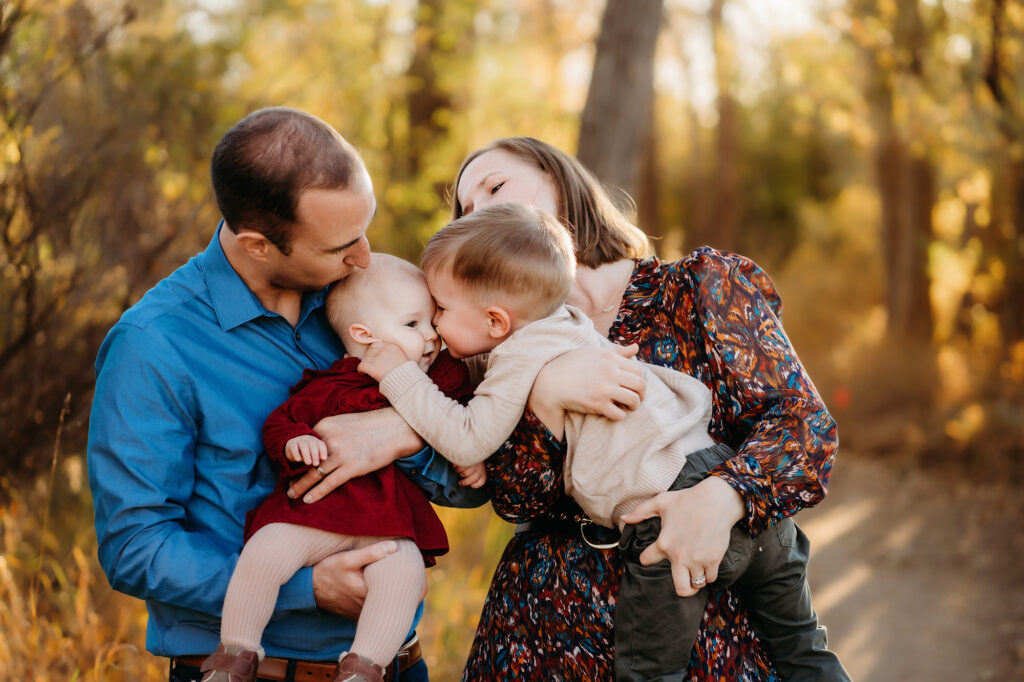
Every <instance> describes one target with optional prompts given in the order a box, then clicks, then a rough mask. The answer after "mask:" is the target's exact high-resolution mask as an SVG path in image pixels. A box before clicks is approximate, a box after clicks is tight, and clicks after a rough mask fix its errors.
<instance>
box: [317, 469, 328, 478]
mask: <svg viewBox="0 0 1024 682" xmlns="http://www.w3.org/2000/svg"><path fill="white" fill-rule="evenodd" d="M316 472H317V473H318V474H320V475H321V476H325V477H326V476H327V472H326V471H324V470H323V469H321V468H320V467H317V468H316Z"/></svg>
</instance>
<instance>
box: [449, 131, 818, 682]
mask: <svg viewBox="0 0 1024 682" xmlns="http://www.w3.org/2000/svg"><path fill="white" fill-rule="evenodd" d="M503 201H522V202H526V203H531V204H533V205H535V206H537V207H538V208H543V209H545V210H547V211H549V212H551V213H553V214H555V215H557V216H559V218H560V219H561V220H562V222H563V223H564V224H565V225H566V227H567V229H569V230H570V232H571V233H572V234H573V237H574V241H575V243H576V248H577V259H578V262H579V265H580V266H581V267H579V270H578V275H577V279H576V287H575V289H574V291H573V294H572V296H571V297H570V299H569V301H568V302H569V303H570V304H572V305H575V306H576V307H578V308H580V309H582V310H583V311H584V312H585V313H587V315H588V316H589V317H590V318H591V320H592V321H593V323H594V325H595V327H596V328H597V329H598V330H599V331H601V332H602V333H606V334H607V335H608V337H609V338H610V339H611V340H612V341H614V342H616V343H619V344H622V345H629V344H636V345H637V346H638V347H639V354H638V357H639V358H640V359H642V360H644V361H646V362H651V363H655V364H659V365H664V366H669V367H673V368H675V369H678V370H680V371H683V372H686V373H688V374H691V375H693V376H696V377H697V378H698V379H700V380H701V381H703V382H704V383H705V384H706V385H707V386H708V387H709V388H710V389H711V391H712V394H713V399H714V408H713V414H712V422H711V434H712V436H713V437H714V438H715V440H717V441H720V442H723V443H726V444H728V445H729V446H731V447H733V448H734V449H736V450H737V452H738V455H737V456H736V457H734V458H732V459H730V460H729V461H728V462H726V463H725V464H724V465H722V466H720V467H718V468H717V469H715V470H713V471H712V472H711V475H710V476H709V477H708V478H707V479H705V480H704V481H703V482H701V483H699V484H698V485H696V486H695V487H693V488H690V489H687V490H680V491H674V492H667V493H663V494H662V495H660V496H658V497H657V498H655V499H654V500H653V501H652V502H650V503H648V504H646V505H644V506H642V507H641V508H640V509H638V510H636V511H635V512H634V513H633V514H632V515H631V516H630V517H629V518H628V519H626V520H627V521H629V522H637V521H639V520H640V519H642V518H644V517H647V516H652V515H659V516H661V517H662V522H663V525H664V528H663V531H662V533H661V535H660V537H659V539H658V541H657V542H656V543H655V545H653V546H652V547H650V548H649V549H648V550H646V551H645V553H644V555H643V556H642V557H641V558H642V560H644V562H645V563H652V562H654V561H658V560H661V559H664V558H669V559H670V560H671V563H672V571H673V579H674V581H675V584H676V589H677V591H678V593H679V594H681V595H684V596H685V595H688V594H693V593H694V592H695V591H696V586H699V585H701V584H704V583H705V582H707V583H710V582H713V581H714V580H715V577H716V574H717V568H718V563H719V562H720V560H721V558H722V555H723V554H724V552H725V549H726V547H727V545H728V541H729V531H730V529H731V527H732V526H733V525H734V524H735V523H737V522H740V523H741V525H743V526H745V527H746V528H747V529H748V530H750V531H751V533H753V534H758V533H761V532H763V531H764V530H765V529H766V528H768V527H769V525H770V524H771V523H772V521H773V520H776V519H782V518H785V517H788V516H791V515H792V514H794V513H796V512H797V511H799V510H800V509H802V508H804V507H806V506H809V505H813V504H816V503H817V502H819V501H820V500H821V499H822V498H823V497H824V494H825V491H826V486H827V482H828V476H829V472H830V469H831V463H832V460H833V458H834V455H835V451H836V447H837V441H836V429H835V422H834V421H833V419H832V417H831V416H830V415H829V413H828V411H827V410H826V408H825V406H824V405H823V403H822V401H821V399H820V398H819V396H818V394H817V392H816V391H815V389H814V386H813V384H812V383H811V380H810V378H809V377H808V376H807V374H806V372H805V371H804V369H803V367H802V366H801V365H800V362H799V360H798V359H797V357H796V353H795V352H794V351H793V348H792V346H791V345H790V344H789V341H788V339H787V338H786V336H785V333H784V332H783V330H782V327H781V324H780V323H779V321H778V314H779V312H780V309H781V302H780V300H779V298H778V295H777V293H776V291H775V289H774V286H773V285H772V282H771V280H770V279H769V278H768V276H767V275H766V274H765V273H764V272H763V271H762V270H761V269H760V268H759V267H758V266H757V265H755V264H754V263H753V262H751V261H749V260H747V259H745V258H743V257H741V256H738V255H735V254H726V253H720V252H717V251H715V250H713V249H710V248H703V249H699V250H697V251H695V252H694V253H692V254H690V255H689V256H688V257H687V258H685V259H683V260H682V261H678V262H675V263H661V262H659V261H658V260H656V259H654V258H650V257H648V256H649V253H650V249H649V246H648V242H647V239H646V237H645V236H644V234H643V233H642V232H641V231H640V230H639V229H637V228H636V227H635V226H633V225H631V224H630V223H629V222H628V220H626V218H625V217H624V216H623V215H622V213H621V212H620V211H619V210H618V209H616V208H615V206H614V205H613V204H612V202H611V201H610V200H609V198H608V196H607V195H606V194H605V192H604V190H603V189H602V188H601V187H600V185H599V184H598V183H597V181H596V180H595V179H594V178H593V177H592V176H591V175H590V174H589V173H588V172H587V171H586V170H585V169H584V168H583V167H582V165H581V164H579V162H578V161H576V160H575V159H573V158H572V157H570V156H568V155H566V154H565V153H563V152H561V151H559V150H557V149H555V148H553V147H551V146H550V145H547V144H545V143H543V142H540V141H538V140H534V139H531V138H507V139H502V140H498V141H496V142H494V143H492V144H491V145H489V146H488V147H485V148H483V149H481V150H478V151H477V152H474V153H473V154H471V155H470V156H469V157H468V158H467V159H466V160H465V162H464V163H463V165H462V168H461V169H460V170H459V174H458V176H457V178H456V182H455V193H454V208H453V216H454V217H455V218H458V217H460V216H462V215H464V214H467V213H470V212H472V211H473V210H476V209H477V208H481V207H483V206H486V205H489V204H491V203H498V202H503ZM592 374H593V370H592V364H591V362H589V361H587V359H586V358H585V356H583V355H582V352H576V353H571V354H568V355H567V356H563V358H560V359H558V360H556V361H553V362H552V363H550V364H549V365H548V366H547V367H546V368H545V371H544V372H543V373H542V374H541V376H540V378H538V381H537V383H536V384H535V385H534V390H533V394H532V396H531V402H530V411H528V412H527V414H526V415H524V417H523V419H522V421H521V422H520V425H519V427H518V428H517V430H516V432H515V433H514V434H513V436H512V437H511V438H510V439H509V441H508V442H507V443H506V445H505V446H504V447H503V448H502V450H500V451H499V452H498V453H496V454H495V455H494V456H492V457H491V458H490V459H489V460H488V461H487V470H488V475H489V480H490V483H489V485H490V486H491V492H492V502H493V505H494V508H495V510H496V511H497V513H498V514H499V515H501V516H502V517H503V518H505V519H506V520H509V521H512V522H514V523H519V524H520V526H519V528H518V529H517V534H516V535H515V536H514V537H513V538H512V540H511V541H510V542H509V544H508V546H507V547H506V549H505V552H504V554H503V555H502V557H501V560H500V562H499V564H498V568H497V570H496V572H495V576H494V579H493V581H492V584H491V588H490V591H489V593H488V596H487V600H486V602H485V604H484V609H483V613H482V615H481V620H480V624H479V626H478V629H477V633H476V638H475V641H474V643H473V647H472V650H471V652H470V657H469V661H468V663H467V665H466V670H465V672H464V675H463V679H465V680H474V681H476V680H489V679H526V680H541V679H543V680H551V679H559V680H595V679H612V678H613V677H614V646H613V626H614V606H615V600H616V594H617V590H618V584H619V578H620V575H621V571H622V564H621V560H620V558H619V555H618V553H617V551H615V550H614V549H611V550H608V549H599V548H595V547H592V546H590V545H589V544H588V543H586V542H584V540H583V539H582V537H581V534H580V529H579V524H578V518H579V516H580V510H579V508H578V507H577V506H576V505H575V503H574V502H573V501H572V500H571V499H570V498H569V497H568V496H567V495H566V494H565V488H564V484H563V482H562V476H561V475H562V468H561V467H562V458H563V456H564V446H563V444H562V443H560V442H558V441H557V440H556V439H555V438H554V437H553V436H552V435H551V434H550V433H549V432H547V430H546V429H545V428H544V427H543V425H542V424H541V422H540V421H539V420H538V419H537V418H536V417H535V416H534V414H543V413H544V411H545V410H558V409H575V410H581V411H594V406H593V405H588V404H587V403H586V399H587V396H588V392H589V391H588V382H590V381H591V380H592V379H591V377H590V375H592ZM627 383H628V382H627ZM618 397H619V402H621V403H623V404H626V405H628V404H630V403H631V402H633V401H634V400H635V396H633V397H632V398H631V394H630V392H629V391H628V390H626V389H623V393H622V394H621V395H620V396H618ZM614 411H615V408H611V409H610V410H606V412H608V413H609V415H608V416H614V415H613V413H614ZM799 535H800V537H799V538H798V540H799V542H801V543H806V539H805V538H803V536H802V534H799ZM689 675H690V676H691V678H692V679H694V680H720V679H728V680H751V681H753V680H776V679H779V677H778V674H777V673H776V671H775V670H774V668H773V666H772V663H771V661H770V660H769V658H768V655H767V654H766V652H765V651H763V650H762V648H761V647H760V645H759V643H758V641H757V639H756V638H755V637H754V636H753V634H752V631H751V628H750V624H749V622H748V618H747V613H746V610H745V609H744V605H743V604H742V603H741V602H740V600H739V598H738V597H737V595H736V594H735V593H734V592H733V591H732V590H726V591H724V592H720V593H718V594H717V595H713V596H712V597H711V599H710V600H709V603H708V606H707V609H706V611H705V614H704V621H703V624H702V627H701V633H700V635H699V637H698V640H697V643H696V646H695V647H694V650H693V654H692V656H691V660H690V665H689Z"/></svg>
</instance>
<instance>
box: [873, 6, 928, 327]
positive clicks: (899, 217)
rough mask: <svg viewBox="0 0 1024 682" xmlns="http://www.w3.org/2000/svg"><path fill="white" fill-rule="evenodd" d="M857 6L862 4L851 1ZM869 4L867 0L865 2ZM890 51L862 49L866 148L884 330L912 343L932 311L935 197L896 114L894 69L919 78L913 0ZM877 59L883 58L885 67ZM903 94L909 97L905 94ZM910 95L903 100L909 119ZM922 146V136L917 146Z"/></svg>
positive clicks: (924, 160)
mask: <svg viewBox="0 0 1024 682" xmlns="http://www.w3.org/2000/svg"><path fill="white" fill-rule="evenodd" d="M858 4H859V5H861V7H860V8H859V9H860V10H861V11H862V12H863V10H864V9H865V8H864V7H863V5H864V4H865V3H858ZM867 4H869V5H872V7H870V8H867V9H868V10H869V11H871V10H874V7H873V5H874V4H875V3H873V2H871V3H867ZM893 28H894V31H893V33H894V34H895V46H894V53H893V54H894V56H893V57H892V58H882V57H881V55H880V53H879V52H878V51H877V50H876V49H875V48H866V49H865V50H864V53H865V59H866V61H867V64H868V73H869V78H870V79H871V80H870V82H869V84H868V86H867V92H866V96H867V100H868V105H869V106H870V108H871V114H872V120H873V123H874V128H875V132H876V134H877V136H878V139H877V142H876V145H875V150H874V153H873V163H874V168H875V179H876V182H877V185H878V195H879V198H880V201H881V246H882V257H883V261H884V265H885V273H886V287H887V288H886V307H887V309H888V313H889V324H888V333H889V335H890V337H892V338H893V339H896V340H901V341H910V342H914V343H916V344H919V345H928V344H930V342H931V337H932V328H933V316H932V310H931V299H930V296H929V287H930V281H929V278H928V247H929V245H930V243H931V241H932V237H933V231H932V207H933V205H934V203H935V199H936V193H937V190H936V186H935V170H934V167H933V164H932V161H931V159H930V158H929V157H928V154H927V151H924V150H923V149H922V150H920V151H914V152H911V146H910V144H909V142H908V139H907V135H908V134H909V133H908V132H905V131H904V130H903V129H902V128H901V126H900V123H899V121H897V119H896V108H897V106H896V104H897V103H896V99H897V95H896V82H897V80H898V78H899V77H900V75H901V74H900V69H903V70H904V71H905V75H907V76H909V77H911V80H912V81H913V80H916V81H917V82H916V83H914V85H915V86H920V85H921V81H922V80H923V71H922V63H923V56H922V50H923V39H924V33H923V29H922V28H921V23H920V17H919V16H918V15H917V7H916V2H915V0H900V3H899V5H898V14H897V17H896V26H894V27H893ZM884 64H891V65H892V66H891V67H888V66H885V65H884ZM907 99H911V100H912V99H913V95H912V94H911V95H908V96H907ZM913 107H914V105H913V102H909V103H907V108H908V109H909V110H910V111H911V114H910V118H911V120H913ZM917 146H918V147H922V148H923V147H924V143H921V144H919V145H917Z"/></svg>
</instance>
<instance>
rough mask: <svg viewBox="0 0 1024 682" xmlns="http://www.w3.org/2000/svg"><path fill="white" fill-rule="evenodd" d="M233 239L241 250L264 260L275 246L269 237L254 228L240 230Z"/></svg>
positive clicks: (252, 256) (251, 256)
mask: <svg viewBox="0 0 1024 682" xmlns="http://www.w3.org/2000/svg"><path fill="white" fill-rule="evenodd" d="M235 239H237V240H238V244H239V246H241V247H242V250H243V251H245V252H246V254H248V255H249V257H250V258H254V259H256V260H266V259H267V256H268V255H269V254H270V250H271V249H273V248H275V247H274V245H273V244H271V243H270V240H269V239H267V238H266V237H265V236H263V235H262V234H260V233H259V232H257V231H256V230H241V231H240V232H238V234H236V235H235Z"/></svg>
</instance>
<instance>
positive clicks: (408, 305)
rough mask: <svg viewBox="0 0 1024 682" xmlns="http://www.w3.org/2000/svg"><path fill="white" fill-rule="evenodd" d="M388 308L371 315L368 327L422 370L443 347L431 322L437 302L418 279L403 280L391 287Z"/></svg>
mask: <svg viewBox="0 0 1024 682" xmlns="http://www.w3.org/2000/svg"><path fill="white" fill-rule="evenodd" d="M385 299H386V302H387V305H384V306H381V307H380V308H379V309H378V310H376V311H373V312H372V313H371V315H372V317H373V319H372V321H370V322H369V326H370V327H371V329H372V331H373V335H374V337H376V338H378V339H380V340H381V341H387V342H388V343H393V344H395V345H396V346H398V347H399V348H401V349H402V352H403V353H405V357H406V358H407V359H409V360H411V361H412V362H415V363H416V364H417V365H418V366H419V368H420V369H421V370H423V371H424V372H425V371H427V368H429V367H430V365H432V364H433V363H434V360H436V359H437V354H438V351H440V348H441V344H440V342H439V340H438V338H437V332H436V331H434V325H433V324H432V322H431V320H432V318H433V316H434V299H433V298H431V296H430V291H429V290H427V287H426V285H425V284H424V283H423V282H422V281H419V280H414V279H412V278H409V277H401V278H398V279H396V280H395V281H394V282H391V283H389V284H388V291H387V295H386V296H385Z"/></svg>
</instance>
